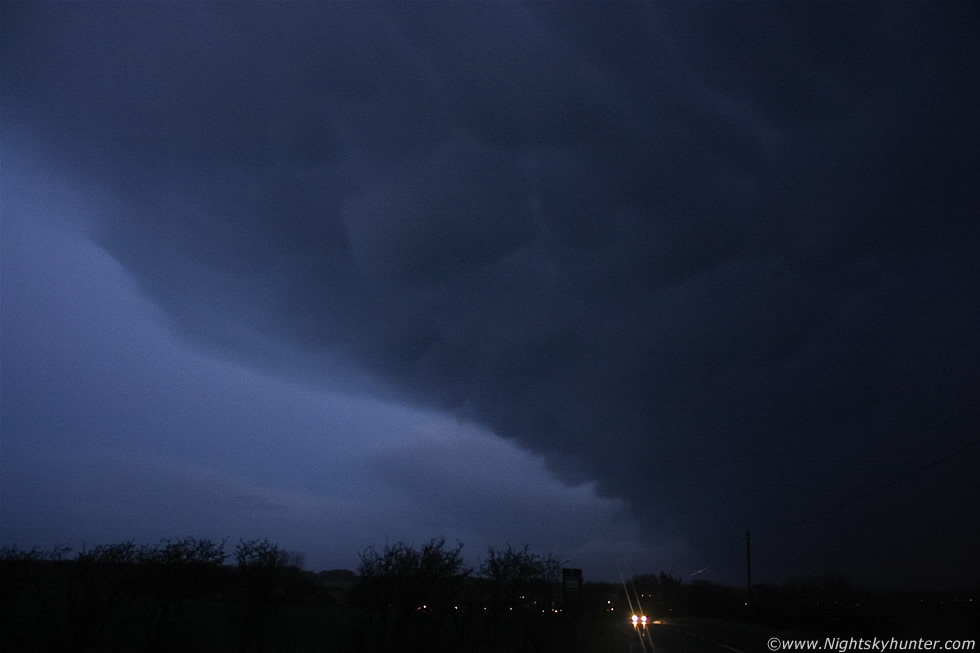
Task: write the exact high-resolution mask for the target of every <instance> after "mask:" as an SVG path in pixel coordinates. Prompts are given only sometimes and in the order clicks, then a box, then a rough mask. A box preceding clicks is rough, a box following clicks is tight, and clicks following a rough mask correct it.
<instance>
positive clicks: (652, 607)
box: [0, 538, 980, 653]
mask: <svg viewBox="0 0 980 653" xmlns="http://www.w3.org/2000/svg"><path fill="white" fill-rule="evenodd" d="M301 567H302V558H301V557H300V556H298V555H296V554H290V553H289V552H287V551H285V550H284V549H282V548H280V547H279V546H278V545H276V544H275V543H273V542H270V541H269V540H243V541H240V542H239V543H238V544H237V545H236V546H235V549H234V552H233V553H232V554H229V553H227V552H226V550H225V542H220V543H219V542H214V541H211V540H207V539H203V540H198V539H194V538H184V539H172V540H171V539H167V540H162V541H161V542H159V543H157V544H156V545H152V546H145V545H144V546H138V545H136V544H135V543H133V542H132V541H129V542H123V543H118V544H107V545H101V546H96V547H93V548H85V549H83V550H82V551H81V552H79V553H77V554H74V555H73V554H72V552H71V550H70V549H68V548H67V547H59V548H56V549H54V550H52V551H44V550H39V549H32V550H22V549H17V548H11V547H4V548H0V650H4V651H153V652H156V651H244V652H253V651H254V652H260V651H311V650H316V651H350V652H354V651H356V652H365V653H372V652H386V651H395V650H397V651H407V652H412V651H419V652H420V651H426V652H431V653H439V652H470V651H472V652H475V653H483V652H487V653H490V652H493V653H518V652H522V651H535V652H543V653H548V652H549V651H561V652H562V653H567V652H573V653H574V652H576V651H596V652H598V653H601V652H602V651H606V650H610V651H615V650H622V648H623V637H624V635H629V634H631V633H630V629H629V628H628V627H626V624H627V623H628V620H629V616H630V614H631V612H642V613H643V614H646V615H647V616H648V617H650V619H651V620H653V619H664V620H668V621H669V620H670V619H672V618H682V617H713V618H718V619H726V620H739V621H752V622H754V623H758V624H766V625H767V626H773V627H777V628H790V629H796V630H800V631H806V632H829V633H830V634H836V635H838V636H845V635H849V634H855V635H858V634H861V633H862V632H870V631H873V632H872V633H871V634H877V635H879V636H880V635H884V634H890V633H895V634H899V633H901V632H903V631H902V629H901V626H902V624H905V623H908V621H909V618H910V616H911V617H913V618H920V619H933V620H934V621H935V623H937V624H941V625H942V627H943V628H945V631H944V632H947V633H948V634H950V635H952V634H953V633H954V632H959V631H957V630H956V629H957V628H958V627H959V626H960V625H963V624H971V623H980V620H978V619H977V617H978V616H980V615H978V614H977V612H978V609H980V602H976V603H975V602H972V601H970V600H969V598H971V597H966V596H963V597H956V596H954V595H928V594H910V593H874V592H867V591H862V590H859V589H857V588H855V587H853V586H852V585H851V584H850V583H848V582H847V580H846V579H844V578H842V577H840V576H835V575H832V574H828V575H825V576H822V577H815V578H808V579H798V580H793V581H789V582H787V583H785V584H784V585H782V586H770V585H759V586H756V587H754V588H753V589H752V592H751V594H749V593H747V591H746V590H745V589H744V588H732V587H727V586H720V585H713V584H711V583H707V582H703V581H701V582H698V581H696V582H693V583H682V582H681V581H680V580H679V579H677V578H674V577H672V576H670V575H669V574H665V573H663V572H661V573H660V574H644V575H641V576H636V577H634V578H632V579H630V580H628V581H627V582H625V583H586V584H585V585H584V586H583V587H582V588H581V591H577V592H576V593H575V594H574V595H569V596H563V595H562V586H561V568H562V563H561V561H560V558H559V557H558V556H555V555H553V554H546V555H540V554H537V553H534V552H532V551H531V550H530V549H529V548H528V547H524V548H513V547H511V546H507V547H506V548H503V549H498V548H494V547H490V548H489V549H488V550H487V553H486V555H485V557H484V558H483V559H482V560H481V561H480V563H479V564H478V565H477V566H476V567H475V568H474V567H469V566H467V565H466V563H465V561H464V559H463V556H462V545H461V544H459V543H458V542H457V543H456V544H455V545H447V543H446V541H445V540H444V539H433V540H430V541H428V542H426V543H425V544H423V545H421V546H414V545H411V544H408V543H405V542H395V543H393V544H386V545H385V546H384V547H382V548H380V549H378V548H374V547H369V548H367V549H365V550H364V551H362V552H361V554H360V564H359V567H358V569H357V573H354V572H353V571H348V570H334V571H329V572H321V573H319V574H314V573H312V572H308V571H303V570H302V569H301ZM937 597H938V598H937ZM944 597H945V603H944V602H943V601H944ZM959 599H962V600H959ZM958 600H959V602H958V603H957V601H958ZM909 632H911V631H909ZM963 632H964V633H965V634H969V631H968V630H967V631H963ZM973 632H974V633H975V630H974V631H973Z"/></svg>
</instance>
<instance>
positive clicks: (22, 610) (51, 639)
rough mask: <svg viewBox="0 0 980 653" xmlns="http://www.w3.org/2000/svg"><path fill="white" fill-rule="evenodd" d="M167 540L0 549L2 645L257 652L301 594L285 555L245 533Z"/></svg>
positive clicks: (298, 580)
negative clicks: (237, 538)
mask: <svg viewBox="0 0 980 653" xmlns="http://www.w3.org/2000/svg"><path fill="white" fill-rule="evenodd" d="M224 544H225V543H224V542H221V543H216V542H213V541H211V540H207V539H202V540H198V539H194V538H184V539H172V540H170V539H165V540H162V541H161V542H159V543H158V544H156V545H153V546H146V545H143V546H137V545H136V544H135V543H134V542H132V541H129V542H123V543H118V544H106V545H100V546H96V547H93V548H91V549H87V548H86V549H83V550H82V551H81V552H79V553H78V554H77V555H75V556H74V557H72V556H71V555H70V554H71V550H70V549H69V548H67V547H60V548H57V549H55V550H54V551H43V550H40V549H32V550H29V551H25V550H20V549H16V548H12V547H4V548H3V549H0V587H2V588H3V589H2V590H0V591H2V594H0V624H2V628H0V632H2V633H3V634H2V635H0V648H3V649H4V650H52V651H55V650H57V651H95V650H98V651H133V650H140V651H176V650H185V651H187V650H189V651H193V650H214V649H215V647H214V646H213V644H216V643H220V647H219V648H220V650H242V651H253V650H254V651H258V650H264V649H266V648H269V641H267V640H270V641H271V639H272V637H273V636H274V635H275V633H274V630H273V628H272V627H271V625H270V622H272V621H275V616H276V613H277V612H278V611H279V610H281V608H282V606H284V605H286V604H288V603H290V602H297V601H299V600H302V599H303V598H304V597H305V595H306V594H308V588H307V587H306V584H305V583H304V582H303V580H304V579H303V577H302V575H301V572H300V570H299V569H298V568H297V567H296V566H295V565H294V564H292V562H293V561H292V560H291V557H290V555H289V554H288V553H287V552H285V551H283V550H282V549H280V548H279V547H278V546H277V545H275V544H273V543H271V542H269V541H268V540H251V541H242V542H240V543H239V544H238V545H237V547H236V548H235V559H236V562H237V565H236V566H228V565H226V564H225V562H226V560H227V559H228V554H227V553H225V550H224Z"/></svg>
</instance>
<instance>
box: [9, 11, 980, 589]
mask: <svg viewBox="0 0 980 653" xmlns="http://www.w3.org/2000/svg"><path fill="white" fill-rule="evenodd" d="M443 9H444V8H440V9H438V10H437V9H436V8H434V7H433V6H427V5H423V6H420V7H408V6H390V5H375V6H372V7H369V8H364V9H358V10H355V9H353V8H351V7H346V6H345V7H333V6H331V7H315V8H314V7H304V8H290V9H285V8H282V7H273V6H271V5H270V6H265V5H263V6H255V7H249V8H247V9H241V8H236V10H235V11H234V12H230V10H229V9H228V8H226V7H212V6H194V7H185V6H170V5H153V6H152V7H150V8H137V7H112V8H111V9H106V10H105V11H104V12H101V13H99V14H98V15H97V16H96V15H95V14H94V13H93V11H92V9H91V8H89V7H84V6H83V7H72V8H60V9H59V10H58V11H54V10H52V9H51V8H41V9H38V10H35V11H26V10H22V11H20V12H18V14H17V15H16V16H15V18H16V20H15V21H14V22H13V25H14V26H15V27H16V28H17V29H14V28H13V27H8V28H5V33H6V32H9V33H10V35H9V38H6V39H5V41H6V42H7V44H6V45H5V46H4V48H5V50H4V57H5V59H8V60H9V61H11V62H12V63H19V64H20V65H15V66H11V69H12V70H15V71H16V72H15V73H12V74H11V75H10V76H9V78H8V80H7V87H8V89H9V90H8V91H7V93H6V99H5V113H8V115H9V116H10V117H11V121H12V122H11V124H13V125H15V126H16V129H17V130H18V131H19V130H24V131H34V132H40V131H41V130H42V126H43V131H44V133H45V134H46V143H47V145H48V147H49V148H50V151H51V153H52V157H53V158H54V159H57V160H59V161H63V162H64V163H63V165H64V167H65V170H66V171H67V172H68V173H69V174H72V175H74V176H76V177H78V178H80V179H84V180H85V181H86V183H88V184H91V185H92V187H93V188H98V189H100V192H105V193H108V194H111V195H112V196H113V197H114V198H116V200H117V202H118V204H117V206H119V207H120V208H119V209H118V210H113V211H107V212H105V213H104V214H103V215H100V216H96V217H95V218H94V223H95V225H94V226H95V234H96V238H97V239H98V241H99V242H100V243H101V244H102V245H103V246H104V247H105V248H106V250H107V251H109V252H110V253H111V254H112V255H113V256H114V257H115V258H117V259H118V260H119V261H120V262H121V263H122V264H123V265H124V266H125V267H126V269H127V270H128V271H129V272H130V273H131V274H132V275H133V276H134V277H135V278H136V279H137V280H138V282H139V283H140V285H141V288H142V289H143V291H144V292H145V293H146V294H147V296H149V297H150V298H152V299H153V300H154V301H155V302H157V303H158V304H159V305H160V306H161V307H163V308H164V309H165V310H166V311H167V313H168V314H169V315H170V316H172V318H173V319H174V321H175V323H176V324H177V326H178V328H179V329H180V330H181V331H182V332H183V333H184V334H185V335H186V336H188V337H190V338H192V339H193V340H195V341H196V342H199V343H203V344H205V346H207V347H214V348H217V347H220V348H221V350H222V351H225V352H233V354H232V355H234V356H237V357H240V358H242V359H244V360H249V361H253V362H259V363H260V364H268V361H270V360H271V359H273V358H274V357H275V354H274V353H275V352H282V351H289V352H292V353H291V355H290V356H288V357H287V358H286V360H289V361H302V362H296V363H295V364H290V365H285V367H288V368H290V369H291V370H292V372H291V373H293V374H301V375H304V376H307V377H309V376H310V375H315V374H316V370H318V369H329V370H330V373H329V376H334V377H335V376H336V375H337V374H341V375H342V376H343V378H345V379H350V378H355V377H356V378H357V379H359V383H362V384H364V385H366V386H370V387H372V388H374V389H375V390H377V391H383V392H386V393H389V396H395V397H399V398H400V399H401V400H402V401H406V402H411V403H415V404H418V405H420V406H426V407H430V408H437V409H441V410H444V411H448V412H450V413H452V414H454V415H456V416H458V417H461V418H464V419H467V420H471V421H473V422H476V423H479V424H481V425H484V426H486V427H488V428H490V429H491V430H492V431H493V432H494V433H496V434H498V435H500V436H503V437H506V438H510V439H512V440H514V441H515V442H517V443H518V444H519V445H520V446H522V447H525V448H527V449H530V450H532V451H535V452H539V453H541V454H542V455H544V456H546V458H547V460H548V461H549V464H550V465H552V467H553V468H554V469H556V470H559V471H560V472H561V473H562V474H563V475H564V477H565V478H566V479H567V480H569V481H575V482H580V481H584V480H587V479H588V480H592V481H594V482H595V483H596V487H597V488H598V491H599V492H601V493H602V494H604V495H605V496H609V497H621V498H624V499H625V500H626V501H627V502H628V503H629V505H630V506H631V508H632V510H633V511H634V513H635V514H636V515H638V516H641V517H642V518H643V519H644V520H645V521H646V523H647V524H649V525H650V526H652V527H657V528H661V529H664V530H668V531H671V532H683V533H685V534H686V535H687V537H688V538H689V539H690V541H691V542H692V544H691V556H690V558H691V560H692V562H693V560H695V559H702V558H704V557H707V556H710V555H711V551H713V550H714V549H715V548H716V546H717V544H716V543H717V542H723V541H727V540H728V539H730V538H732V537H735V538H737V537H738V534H739V533H742V532H743V531H744V530H745V528H746V527H752V526H755V527H756V528H758V529H760V530H766V529H768V530H771V531H772V533H773V535H772V538H773V541H775V539H776V538H777V535H776V534H777V533H779V535H778V537H784V536H785V537H790V536H786V535H785V529H786V528H788V527H787V526H786V525H787V524H792V523H794V522H795V521H798V518H799V517H800V516H803V515H806V514H809V513H811V512H813V511H816V512H819V511H821V510H823V509H825V508H827V507H828V506H831V505H834V503H835V502H837V501H839V498H838V497H846V496H854V495H860V494H861V493H863V492H865V491H867V490H869V489H872V488H875V487H878V486H880V485H881V484H884V483H886V482H888V481H889V480H890V479H891V478H892V477H894V476H895V475H900V474H902V473H904V472H906V471H907V470H909V469H914V468H915V466H916V461H920V460H923V459H929V458H930V457H936V456H939V455H942V454H943V453H946V452H948V451H950V450H953V449H956V448H958V447H959V446H961V445H962V444H963V443H964V442H965V441H967V440H968V439H969V438H970V437H972V434H974V433H975V432H976V430H977V429H976V426H977V425H976V415H975V414H974V413H975V411H973V410H972V409H971V405H972V401H971V397H972V395H973V394H974V393H975V388H976V387H977V386H978V383H977V381H978V379H977V371H976V366H975V365H974V364H973V363H972V358H971V356H970V353H971V352H974V351H975V344H974V342H973V341H974V336H973V334H974V333H975V332H976V326H977V315H976V311H975V309H973V308H972V306H973V304H974V303H975V302H973V301H971V298H972V297H973V296H974V295H975V294H976V290H977V284H976V279H977V276H978V275H977V269H976V257H975V256H974V253H975V250H976V245H977V230H976V228H975V226H974V225H973V220H972V216H973V215H974V214H975V212H976V208H977V206H978V204H980V202H978V199H980V198H978V193H977V187H976V184H974V183H972V182H971V176H970V173H969V170H971V169H972V168H975V155H974V154H973V153H974V152H975V150H976V145H977V142H976V141H977V132H976V129H975V127H974V122H975V120H974V118H973V115H972V114H973V111H972V107H973V106H976V100H977V99H978V92H977V85H976V82H975V80H973V77H974V75H972V74H971V68H972V66H971V65H970V61H971V56H973V55H976V54H977V46H976V45H975V44H973V39H971V38H970V37H971V30H970V29H969V28H968V27H967V26H966V23H964V22H963V21H962V20H960V17H958V16H957V15H956V10H955V8H954V7H953V6H952V5H930V6H928V7H917V8H909V7H880V6H857V7H853V8H849V9H848V10H847V12H845V13H844V14H841V15H838V14H836V13H835V12H832V11H831V10H830V9H829V8H794V7H787V8H784V9H782V10H778V11H776V12H769V11H768V9H767V10H766V11H763V10H762V9H761V8H756V7H733V8H718V9H714V8H712V9H710V10H709V9H708V8H706V7H697V8H681V7H679V6H667V7H648V6H639V5H618V6H616V7H611V8H608V10H604V11H603V12H597V11H595V10H594V9H588V8H586V7H585V6H584V5H582V6H575V7H573V8H571V9H569V10H568V11H567V12H566V11H564V10H562V11H558V10H557V9H556V8H554V7H548V6H545V5H533V4H532V5H510V6H508V7H505V8H502V7H490V6H481V7H466V8H458V9H454V10H451V11H444V10H443ZM762 14H764V15H762ZM967 22H968V21H967ZM41 26H43V27H44V29H43V30H42V29H40V27H41ZM29 28H33V29H29ZM37 34H44V35H45V36H37ZM287 34H288V38H287V37H285V36H284V35H287ZM32 35H33V36H32ZM65 107H71V108H72V110H71V111H66V110H65V109H64V108H65ZM8 129H12V128H8ZM243 325H247V329H246V328H244V327H243ZM280 367H283V365H282V364H280ZM355 371H356V373H355ZM323 376H328V375H323ZM382 389H383V390H382ZM413 446H414V445H413ZM424 458H425V456H424V455H423V454H419V460H424ZM388 464H389V465H390V464H391V463H388ZM390 469H392V470H393V471H397V470H399V469H402V468H401V467H399V466H398V465H395V467H393V468H390ZM396 475H397V474H396ZM921 482H922V483H923V484H925V487H923V490H922V491H923V492H924V493H928V494H929V495H930V496H935V497H936V498H937V501H940V500H941V501H943V502H948V503H944V505H951V506H955V507H956V510H955V511H954V512H956V514H963V515H968V514H973V515H975V514H976V513H975V505H976V501H975V499H976V496H975V492H967V493H965V494H964V495H962V496H958V495H956V494H955V493H954V494H953V495H952V496H950V495H947V494H944V493H942V491H941V490H938V489H937V490H934V489H930V488H931V487H932V486H933V485H937V484H941V480H940V479H936V478H923V479H922V481H921ZM946 482H948V483H955V482H956V481H955V479H954V480H947V481H946ZM933 491H935V492H937V494H934V495H933V494H932V492H933ZM940 497H942V498H941V499H940ZM876 514H877V519H876V521H875V528H874V529H872V534H871V535H869V537H872V538H873V539H874V541H875V542H877V543H879V546H880V547H881V548H882V549H884V551H885V552H884V553H883V554H881V555H879V556H878V559H882V558H884V559H888V560H889V561H890V562H892V563H894V565H895V566H899V565H900V564H902V563H901V561H902V560H905V559H907V557H908V555H909V552H910V551H914V550H917V547H919V546H921V545H922V543H921V542H920V541H918V540H917V539H915V538H912V539H909V538H900V537H899V536H900V533H901V532H902V523H903V522H902V519H903V516H904V515H905V514H906V513H905V508H904V507H903V506H902V505H901V504H900V502H897V501H892V502H888V501H884V502H883V503H882V504H881V505H880V506H879V510H878V511H877V512H876ZM938 514H939V513H933V516H930V515H929V514H924V515H923V516H922V519H923V520H924V521H923V528H927V529H928V528H931V529H938V530H941V531H942V532H944V533H946V534H947V538H946V541H947V542H948V543H949V549H948V551H947V552H946V553H947V554H948V555H947V559H948V560H949V561H950V563H951V564H952V563H953V562H956V563H957V564H958V565H959V566H962V565H967V566H969V565H970V562H969V559H968V558H969V556H968V553H967V551H968V550H969V547H968V546H967V542H969V541H970V540H971V538H972V537H973V535H974V533H973V529H972V528H971V527H968V526H967V525H965V522H956V521H955V520H950V519H947V518H946V517H940V516H938ZM827 527H828V530H827V531H826V532H825V534H824V535H823V536H821V537H818V538H815V539H814V538H812V537H811V538H808V539H809V540H810V541H811V543H812V545H813V547H815V548H819V546H820V545H821V544H826V542H829V541H830V540H832V539H833V538H834V537H835V535H834V534H833V532H832V531H833V526H832V525H831V523H828V525H827ZM851 527H853V528H858V526H856V525H854V524H851ZM789 541H796V540H794V539H793V537H790V540H789ZM774 555H778V554H774ZM813 561H814V562H813V564H822V563H827V564H831V563H833V562H834V561H833V560H821V557H820V555H818V554H814V556H813ZM709 562H710V561H709ZM793 566H794V563H793V561H791V560H789V559H787V558H784V557H783V556H781V555H780V556H779V561H778V562H776V561H774V562H773V567H774V568H778V569H779V570H780V572H782V571H783V570H791V569H792V568H793ZM954 566H956V565H954ZM851 567H852V568H853V567H854V564H852V565H851ZM933 572H935V573H937V574H939V573H941V570H940V569H939V567H938V565H937V567H936V568H934V569H932V570H931V571H929V573H933Z"/></svg>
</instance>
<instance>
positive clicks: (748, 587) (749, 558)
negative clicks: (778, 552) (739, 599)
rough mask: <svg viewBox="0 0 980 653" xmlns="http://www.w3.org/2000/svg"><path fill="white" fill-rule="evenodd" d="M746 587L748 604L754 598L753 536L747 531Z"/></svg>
mask: <svg viewBox="0 0 980 653" xmlns="http://www.w3.org/2000/svg"><path fill="white" fill-rule="evenodd" d="M745 587H746V590H747V591H746V594H745V600H746V603H747V602H748V601H749V600H750V599H751V598H752V534H751V533H750V532H749V531H745Z"/></svg>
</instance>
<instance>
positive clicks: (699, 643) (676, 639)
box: [626, 624, 737, 653]
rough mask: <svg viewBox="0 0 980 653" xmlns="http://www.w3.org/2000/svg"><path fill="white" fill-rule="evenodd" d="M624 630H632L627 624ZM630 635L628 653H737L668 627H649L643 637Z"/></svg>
mask: <svg viewBox="0 0 980 653" xmlns="http://www.w3.org/2000/svg"><path fill="white" fill-rule="evenodd" d="M626 628H629V629H630V630H632V627H631V626H629V625H628V624H627V625H626ZM630 635H631V636H630V637H629V649H628V651H629V653H734V652H735V651H737V649H733V648H730V647H727V646H724V645H722V644H716V643H714V642H711V641H708V640H706V639H701V638H699V637H697V636H695V635H690V634H687V633H685V632H684V631H681V630H677V629H675V628H672V627H670V626H660V625H653V626H650V627H649V628H648V633H647V635H646V636H644V637H640V636H639V635H638V634H636V633H630Z"/></svg>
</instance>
